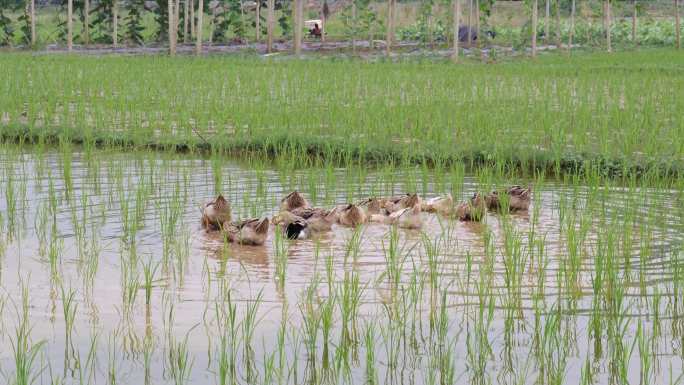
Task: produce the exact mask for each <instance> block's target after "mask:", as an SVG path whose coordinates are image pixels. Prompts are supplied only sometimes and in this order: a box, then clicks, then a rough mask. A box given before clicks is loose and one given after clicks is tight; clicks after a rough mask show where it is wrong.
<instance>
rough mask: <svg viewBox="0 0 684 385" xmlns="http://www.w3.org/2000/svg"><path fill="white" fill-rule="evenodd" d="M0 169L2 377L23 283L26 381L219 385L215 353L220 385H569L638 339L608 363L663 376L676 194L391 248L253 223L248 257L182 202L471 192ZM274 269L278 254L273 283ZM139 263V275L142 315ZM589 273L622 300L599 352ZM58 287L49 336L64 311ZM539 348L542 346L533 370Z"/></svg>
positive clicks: (367, 177)
mask: <svg viewBox="0 0 684 385" xmlns="http://www.w3.org/2000/svg"><path fill="white" fill-rule="evenodd" d="M0 165H1V166H0V170H1V172H0V175H2V188H1V189H0V210H1V211H0V213H2V222H1V223H2V230H3V231H2V232H3V237H2V238H0V241H1V243H0V251H2V253H1V254H0V308H2V309H3V310H2V313H0V320H2V323H0V344H1V345H2V346H3V347H5V348H3V349H1V350H0V369H1V373H3V374H4V376H5V377H6V378H9V379H12V378H14V376H15V373H16V370H17V369H16V364H15V360H14V350H13V349H12V346H14V345H13V344H14V341H16V338H17V337H16V328H17V326H18V325H19V324H20V320H21V319H22V316H21V314H22V312H23V310H22V287H24V288H26V289H27V293H28V298H26V301H27V303H28V306H27V311H28V314H29V317H28V321H29V324H30V326H31V327H32V328H31V329H30V339H31V341H32V342H33V343H38V342H41V341H44V343H45V345H43V346H42V348H41V349H40V351H39V353H38V356H37V357H38V358H37V359H36V361H35V363H34V365H33V372H34V374H37V375H38V377H37V383H46V384H47V383H53V381H55V380H58V379H61V380H62V381H63V382H64V383H111V382H112V378H114V379H115V380H116V383H121V384H142V383H152V384H165V383H192V384H211V383H221V382H220V380H219V377H220V372H221V371H220V363H219V361H220V355H221V354H220V353H221V351H224V352H225V351H233V352H234V356H230V359H229V361H231V362H234V363H235V368H236V369H235V376H236V379H235V382H238V383H261V382H268V383H272V382H282V383H302V382H305V381H306V382H311V383H321V382H333V383H335V382H351V383H367V382H372V381H371V380H372V379H373V378H376V379H377V381H379V382H383V383H385V382H390V383H430V382H433V381H439V378H440V377H439V376H440V373H441V374H442V375H445V374H444V373H445V368H450V369H451V370H452V371H453V378H451V379H450V380H447V379H444V381H445V382H455V383H511V382H513V381H516V382H518V383H535V382H541V383H546V382H549V381H550V379H549V378H548V377H545V376H548V373H549V372H552V371H557V372H561V373H563V376H562V377H563V380H562V381H561V382H562V383H569V384H575V383H579V381H580V379H581V378H582V376H583V374H582V372H583V370H586V368H591V372H592V374H593V377H594V380H595V382H596V383H611V382H614V381H615V380H616V376H617V374H616V370H615V367H616V366H618V365H619V364H620V361H619V360H617V359H616V358H615V355H613V352H615V351H616V345H617V344H616V341H622V343H623V344H624V346H626V347H627V349H630V348H631V347H632V346H633V343H634V341H635V338H636V336H637V334H638V330H640V329H641V330H645V331H644V332H643V334H645V335H647V337H650V339H648V341H649V342H648V343H647V344H645V345H646V346H647V347H649V348H648V349H650V350H648V349H647V348H644V349H643V352H642V351H641V350H640V349H639V348H634V349H633V350H632V354H631V355H630V356H628V357H627V358H626V359H625V360H624V361H623V362H622V364H623V366H624V367H625V368H626V373H627V374H626V376H627V378H628V379H629V380H630V381H631V382H632V383H634V382H638V381H639V376H640V371H641V368H642V364H641V362H642V361H641V360H640V357H651V359H652V360H655V363H654V365H653V367H652V369H651V377H649V378H651V379H652V380H654V381H656V382H655V383H664V382H665V381H668V382H669V381H670V379H671V376H673V377H674V378H676V377H677V376H678V374H677V373H680V372H681V368H682V364H681V357H682V355H683V353H682V347H681V341H682V334H681V332H680V325H681V320H680V319H679V314H680V313H678V311H679V310H680V309H679V306H681V304H679V303H677V302H678V301H677V298H678V294H677V293H678V292H676V291H675V289H676V288H677V287H678V282H680V281H679V280H678V279H677V276H678V275H677V274H681V272H680V273H677V271H678V270H677V269H676V268H675V267H673V266H676V265H677V261H679V259H680V258H681V252H680V249H681V245H682V235H683V234H682V204H681V200H680V199H681V192H679V191H674V190H665V189H651V190H648V189H635V188H632V189H630V188H625V187H600V186H595V187H588V186H582V185H571V184H566V183H561V182H545V183H538V184H537V185H536V186H535V191H534V201H533V208H532V209H531V210H530V211H529V212H527V213H519V214H513V215H510V216H501V215H500V214H497V213H488V214H487V215H486V218H485V221H484V223H462V222H458V221H452V220H449V219H447V218H442V217H439V216H436V215H432V214H423V219H424V227H423V229H422V231H410V230H398V231H397V232H396V235H397V238H396V242H392V234H391V231H390V228H389V227H388V226H385V225H380V224H369V225H366V226H364V227H363V228H361V229H360V230H359V231H360V242H359V243H358V248H356V249H355V248H354V247H351V246H350V245H352V244H353V243H354V242H353V240H352V239H353V236H354V231H353V230H352V229H348V228H342V227H334V229H333V231H332V232H330V233H326V234H321V235H320V236H318V237H315V239H308V240H297V241H282V242H281V243H278V242H276V240H275V238H276V237H275V235H274V232H273V231H274V230H273V229H272V230H271V232H270V233H269V241H268V242H267V243H266V245H264V246H261V247H247V246H236V245H232V244H225V243H224V242H223V239H222V237H221V236H220V234H217V233H207V232H205V231H204V230H202V229H201V228H200V225H199V208H198V207H199V205H200V204H201V203H202V202H205V201H206V200H208V199H211V198H212V197H213V196H214V195H215V193H216V192H217V190H218V191H220V192H223V193H224V194H225V195H226V196H227V197H228V198H229V200H230V201H231V203H232V206H233V213H234V217H242V218H244V217H250V216H261V215H266V216H271V215H273V214H275V213H276V212H277V207H278V201H279V199H280V198H281V197H282V196H284V195H285V194H286V193H287V192H289V191H290V190H291V189H295V188H296V189H298V190H300V191H302V192H304V193H305V194H307V195H308V196H309V198H310V199H311V200H312V201H313V202H314V203H315V204H316V205H320V206H328V207H331V206H333V205H335V204H342V203H345V202H348V201H355V200H358V199H361V198H363V197H366V196H368V195H371V194H391V193H398V192H401V191H404V190H405V189H406V185H407V181H412V182H411V183H415V184H416V186H417V188H418V191H421V192H422V193H423V194H424V195H426V196H432V195H435V193H436V192H444V190H445V189H447V188H448V190H449V191H453V193H454V195H455V197H457V198H458V199H465V198H466V197H468V196H470V195H472V193H473V192H474V191H477V190H478V189H481V188H482V187H481V186H482V185H481V184H480V182H482V181H481V180H478V179H477V178H475V177H472V176H465V177H462V176H456V177H454V178H452V179H451V183H453V185H449V187H444V186H443V185H440V184H435V183H434V182H435V181H436V180H441V179H440V176H436V175H433V174H431V173H427V174H425V173H420V172H419V173H415V172H412V171H411V170H406V171H405V172H403V171H402V172H399V173H397V172H394V171H393V172H391V173H387V172H383V171H382V170H345V169H332V168H330V169H324V170H287V169H285V170H283V167H282V166H283V165H280V167H275V166H274V165H268V164H264V163H260V164H258V165H255V164H254V163H252V164H251V165H250V164H248V163H245V162H240V161H238V160H227V159H202V158H199V157H187V156H184V157H179V156H176V155H168V154H150V153H131V154H122V153H115V152H113V153H112V152H95V153H82V152H78V151H77V152H71V150H62V151H57V150H49V151H45V152H40V153H38V152H37V151H33V150H31V151H26V150H19V149H14V148H10V149H6V150H5V152H4V153H2V154H0ZM285 166H286V165H285ZM359 174H363V177H362V178H361V177H359V176H358V175H359ZM442 179H443V178H442ZM360 180H362V182H360ZM515 182H520V183H526V182H527V181H515ZM428 242H429V243H430V244H434V245H437V247H436V251H435V252H434V253H430V252H429V250H428V248H426V243H428ZM392 250H395V251H396V252H395V253H393V252H392ZM394 254H396V255H397V257H396V258H395V259H394V260H393V259H392V258H393V257H392V255H394ZM278 255H286V258H282V257H278ZM600 256H605V257H606V258H609V259H610V260H611V261H613V262H614V263H610V264H606V263H601V262H600V261H601V260H602V259H601V258H600ZM278 260H286V265H285V267H284V271H285V274H284V282H281V281H280V279H279V277H278V276H279V274H278V271H279V270H280V269H279V267H278V262H277V261H278ZM516 261H517V262H516ZM597 261H599V262H597ZM146 263H149V265H150V266H152V270H153V271H154V281H153V285H152V288H151V296H150V303H149V305H147V304H146V298H145V294H146V292H145V289H144V287H143V282H144V278H143V277H144V268H143V266H144V265H145V264H146ZM597 266H598V267H599V268H598V269H599V270H601V271H597ZM606 269H608V271H614V272H616V273H615V274H616V275H615V276H616V277H620V281H619V284H618V285H616V286H615V287H618V288H621V289H622V292H623V293H624V300H623V302H619V303H618V305H617V310H618V312H617V313H618V314H620V318H619V323H618V324H619V325H621V327H619V328H616V330H618V329H619V330H621V331H622V334H621V335H620V336H619V337H617V338H615V337H611V336H610V335H609V332H608V330H612V329H611V327H612V326H611V325H614V324H615V323H611V322H609V320H608V319H607V318H603V320H602V321H599V325H600V326H599V327H598V331H599V334H601V335H600V336H599V337H596V330H597V329H596V328H594V327H592V325H594V324H592V321H593V320H595V319H596V318H597V317H596V315H597V314H599V315H601V316H604V317H605V315H604V314H605V313H606V312H607V310H606V309H609V308H610V307H607V305H604V304H603V303H604V302H605V301H606V299H607V298H614V296H615V294H614V293H613V292H612V291H611V293H613V294H599V295H597V294H595V291H594V290H595V288H596V282H597V280H598V279H597V277H599V276H600V274H602V273H603V274H604V275H603V276H604V277H605V276H606V274H605V270H606ZM610 269H612V270H610ZM516 272H517V273H516ZM608 275H609V274H608ZM350 276H352V277H357V278H358V282H359V285H358V288H359V289H360V293H359V307H358V312H357V313H356V315H355V316H354V317H353V321H352V322H351V326H349V328H350V329H351V330H353V332H352V333H351V334H352V335H353V336H354V338H353V340H354V343H351V344H350V346H352V348H351V349H350V351H349V352H346V351H344V350H343V349H342V346H343V344H341V343H340V339H341V334H342V330H343V324H344V322H343V316H342V311H341V308H340V304H341V300H340V299H339V298H341V293H342V288H343V283H344V282H345V277H346V278H347V281H346V282H347V283H348V282H349V277H350ZM392 277H396V280H392ZM680 279H681V278H680ZM511 282H516V283H515V284H511ZM136 284H137V285H138V286H136ZM612 290H613V291H614V290H615V289H612ZM72 291H73V293H74V296H73V298H74V300H73V305H72V309H75V310H74V313H73V314H74V321H73V328H72V329H71V330H72V331H71V333H68V331H67V330H68V329H67V323H66V322H65V318H66V317H65V310H64V303H65V298H68V294H69V293H70V292H72ZM331 291H332V292H335V293H338V295H337V297H336V298H337V301H336V302H335V303H334V311H333V313H332V314H333V316H332V326H331V332H330V336H329V343H328V344H325V342H324V334H323V321H322V320H321V318H315V317H314V318H315V319H316V320H317V323H315V324H316V328H317V330H318V331H317V333H316V337H317V338H316V340H315V341H313V343H312V344H311V345H307V341H309V340H308V339H307V338H308V336H309V335H308V334H307V333H306V330H307V328H306V325H307V324H306V323H305V320H306V319H307V317H306V314H308V313H307V312H308V311H312V312H313V314H316V315H320V314H321V312H322V310H321V309H323V308H324V307H325V304H326V300H328V299H329V298H330V293H331ZM307 293H311V294H310V295H308V296H307ZM602 293H605V292H602ZM127 298H129V299H127ZM679 300H681V298H679ZM596 303H600V304H601V305H598V306H602V307H600V308H598V309H600V310H596V309H597V308H596V307H595V306H597V305H596ZM611 303H614V302H611ZM2 304H4V306H3V305H2ZM233 305H234V306H235V309H236V317H235V318H236V325H237V327H236V329H235V330H236V336H237V337H236V338H235V339H233V340H230V341H229V342H228V343H227V344H225V345H224V346H223V347H222V345H221V336H222V335H226V334H230V333H224V332H225V328H224V327H222V325H225V323H224V322H222V321H221V320H224V317H222V316H220V314H223V312H225V311H226V309H230V306H233ZM250 308H253V309H255V315H254V321H253V322H250V321H249V309H250ZM559 308H560V309H561V310H560V311H559V310H558V309H559ZM66 313H69V312H68V311H67V312H66ZM555 314H558V315H559V317H560V321H559V322H558V323H557V324H554V323H553V322H552V321H553V320H554V317H553V315H555ZM598 318H599V319H600V318H601V317H598ZM308 319H309V320H310V319H312V318H308ZM613 319H615V318H613ZM439 320H441V321H439ZM438 322H442V323H441V324H440V325H441V326H442V330H443V335H442V336H441V337H440V336H439V333H438V330H440V329H439V328H437V327H434V328H433V326H434V325H436V324H437V323H438ZM640 324H641V325H642V326H641V327H639V326H638V325H640ZM247 325H251V326H252V327H253V331H252V333H246V332H245V330H247V329H245V327H246V326H247ZM539 325H541V326H539ZM553 325H557V332H556V334H553V333H552V334H551V335H552V336H553V335H555V336H556V338H555V339H554V338H548V339H541V337H540V333H538V331H541V332H542V333H541V335H543V331H544V330H546V331H548V330H552V329H553ZM281 330H284V331H285V336H284V338H283V340H282V341H283V342H282V344H279V342H278V341H279V333H280V332H281ZM368 330H373V331H374V334H373V335H372V341H373V342H374V343H373V346H372V352H373V354H374V355H373V356H371V357H370V358H369V355H368V353H369V348H368V339H367V338H366V337H367V335H368ZM68 336H69V337H68ZM186 336H187V361H188V363H189V364H191V365H190V367H189V369H188V372H187V375H180V377H181V378H180V379H179V378H176V379H174V375H173V372H174V371H173V370H172V365H171V364H170V363H169V356H170V355H171V354H172V353H173V352H174V351H175V350H176V349H174V347H177V346H178V343H180V342H182V341H183V340H184V338H185V337H186ZM540 341H542V342H540ZM553 341H556V342H557V344H555V345H554V342H553ZM558 341H561V342H558ZM540 344H541V345H543V346H546V350H544V353H543V354H541V355H540V356H535V352H539V346H540ZM247 346H248V347H249V348H246V347H247ZM310 346H314V347H315V357H314V355H313V354H314V353H312V352H311V351H310V350H311V348H310ZM560 346H562V348H561V347H560ZM634 346H637V345H634ZM231 347H232V350H231V349H230V348H231ZM91 351H92V352H93V354H90V352H91ZM561 352H562V354H561ZM446 353H448V354H446ZM88 356H92V357H94V360H92V361H88ZM326 356H327V357H326ZM540 357H544V358H543V359H542V358H540ZM654 357H655V359H654ZM88 362H90V364H89V363H88ZM445 363H446V364H445ZM587 363H589V364H587ZM554 365H555V366H554ZM268 367H273V370H269V369H266V368H268ZM280 367H282V368H283V369H282V370H280V369H279V368H280ZM370 369H373V370H370ZM369 373H371V374H369ZM673 373H674V374H673ZM176 377H178V376H176ZM228 382H230V381H228Z"/></svg>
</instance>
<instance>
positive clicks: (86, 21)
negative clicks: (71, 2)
mask: <svg viewBox="0 0 684 385" xmlns="http://www.w3.org/2000/svg"><path fill="white" fill-rule="evenodd" d="M31 1H35V0H31ZM83 44H85V45H88V44H90V0H84V1H83Z"/></svg>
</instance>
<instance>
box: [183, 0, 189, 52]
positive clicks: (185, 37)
mask: <svg viewBox="0 0 684 385" xmlns="http://www.w3.org/2000/svg"><path fill="white" fill-rule="evenodd" d="M189 8H190V4H189V2H188V0H183V43H187V42H188V41H189V39H190V37H189V36H188V23H189V21H190V18H189V16H188V12H190V10H189Z"/></svg>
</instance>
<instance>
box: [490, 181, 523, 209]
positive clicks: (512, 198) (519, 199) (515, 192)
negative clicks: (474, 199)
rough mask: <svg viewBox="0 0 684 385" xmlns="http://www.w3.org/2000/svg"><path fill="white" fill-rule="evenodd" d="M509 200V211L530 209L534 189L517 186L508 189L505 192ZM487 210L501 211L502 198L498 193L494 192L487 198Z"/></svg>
mask: <svg viewBox="0 0 684 385" xmlns="http://www.w3.org/2000/svg"><path fill="white" fill-rule="evenodd" d="M504 194H506V198H507V199H508V210H509V211H525V210H527V209H528V208H529V207H530V201H531V198H532V189H531V188H530V187H527V188H523V187H521V186H518V185H515V186H511V187H509V188H507V189H506V190H505V191H504ZM485 202H486V204H487V208H488V209H490V210H500V209H501V198H500V196H499V192H498V191H492V192H491V193H489V194H487V196H486V197H485Z"/></svg>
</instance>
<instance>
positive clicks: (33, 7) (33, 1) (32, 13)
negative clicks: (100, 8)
mask: <svg viewBox="0 0 684 385" xmlns="http://www.w3.org/2000/svg"><path fill="white" fill-rule="evenodd" d="M86 1H87V0H86ZM30 18H31V47H33V46H35V45H36V0H31V6H30Z"/></svg>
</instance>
